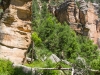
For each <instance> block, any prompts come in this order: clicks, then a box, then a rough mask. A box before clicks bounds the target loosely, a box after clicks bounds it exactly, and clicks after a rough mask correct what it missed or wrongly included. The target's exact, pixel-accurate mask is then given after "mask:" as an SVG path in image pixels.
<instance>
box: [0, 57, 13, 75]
mask: <svg viewBox="0 0 100 75" xmlns="http://www.w3.org/2000/svg"><path fill="white" fill-rule="evenodd" d="M13 71H14V70H13V68H12V63H11V62H10V61H9V60H5V59H0V73H2V74H3V73H4V74H7V75H12V74H13Z"/></svg>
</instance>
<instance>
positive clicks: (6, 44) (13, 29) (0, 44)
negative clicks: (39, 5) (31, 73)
mask: <svg viewBox="0 0 100 75" xmlns="http://www.w3.org/2000/svg"><path fill="white" fill-rule="evenodd" d="M5 1H7V0H5ZM31 6H32V0H10V5H9V7H7V9H5V11H4V13H3V16H2V18H1V20H0V57H1V58H6V59H9V60H11V61H12V62H14V63H17V64H21V62H22V60H23V58H24V53H25V52H26V50H27V48H28V46H29V45H30V42H31V14H32V13H31Z"/></svg>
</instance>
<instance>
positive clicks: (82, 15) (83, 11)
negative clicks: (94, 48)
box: [54, 0, 100, 47]
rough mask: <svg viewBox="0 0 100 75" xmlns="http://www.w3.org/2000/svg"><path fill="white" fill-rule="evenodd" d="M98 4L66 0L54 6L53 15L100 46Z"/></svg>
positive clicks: (82, 0)
mask: <svg viewBox="0 0 100 75" xmlns="http://www.w3.org/2000/svg"><path fill="white" fill-rule="evenodd" d="M98 8H99V6H98V4H96V3H91V2H88V3H87V2H85V1H84V0H76V1H75V0H66V1H65V2H64V3H62V4H61V5H60V6H59V7H56V8H55V13H54V15H55V16H56V18H57V19H58V21H60V22H61V23H63V22H64V21H66V22H67V23H68V24H69V25H70V27H71V28H72V29H73V30H74V31H75V32H76V33H78V34H81V35H84V36H88V37H89V38H90V39H91V40H93V41H94V43H95V44H98V47H100V21H99V18H98V14H100V13H98V11H99V10H98Z"/></svg>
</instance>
